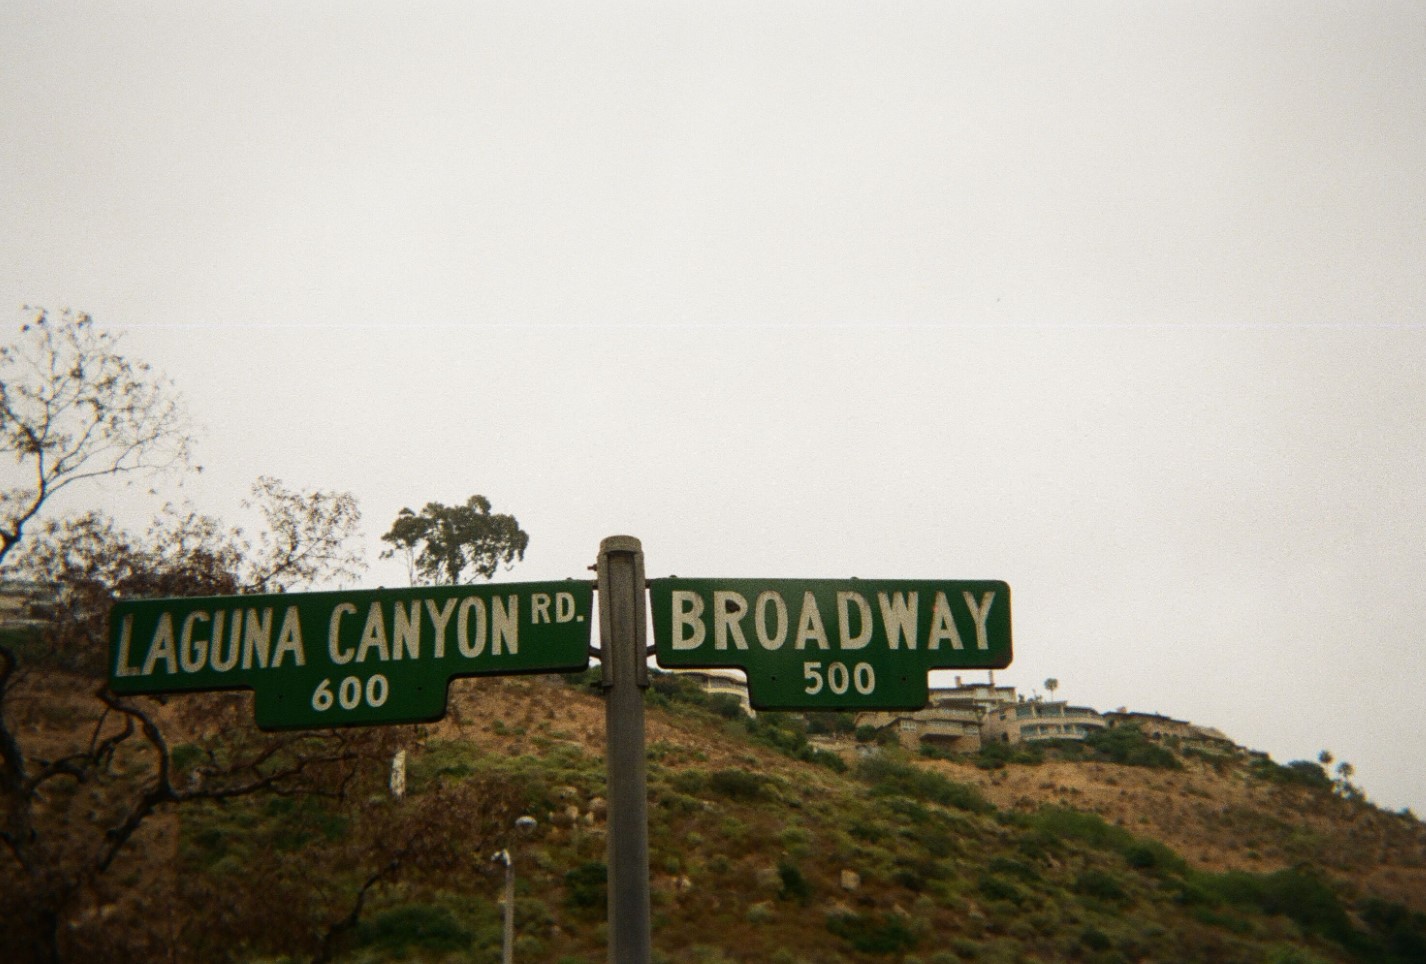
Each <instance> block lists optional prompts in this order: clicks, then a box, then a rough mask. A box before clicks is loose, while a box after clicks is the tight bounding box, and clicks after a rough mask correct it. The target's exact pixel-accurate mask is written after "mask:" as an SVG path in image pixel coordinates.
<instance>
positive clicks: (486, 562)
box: [381, 495, 530, 586]
mask: <svg viewBox="0 0 1426 964" xmlns="http://www.w3.org/2000/svg"><path fill="white" fill-rule="evenodd" d="M381 538H382V541H383V542H387V543H390V545H391V548H390V549H387V550H386V551H384V552H383V553H382V554H381V557H382V558H383V559H389V558H391V557H393V556H397V555H399V556H400V557H401V558H403V559H405V560H406V570H407V574H408V575H409V577H410V579H411V584H412V585H413V586H414V585H420V584H422V583H428V584H433V585H442V584H444V585H451V586H454V585H456V584H457V583H459V582H460V581H461V577H462V576H463V575H464V574H465V573H466V572H467V571H469V572H470V573H471V574H472V576H473V577H474V578H477V579H489V578H490V577H492V576H493V575H495V573H496V571H497V570H499V568H500V566H501V564H504V565H506V566H510V565H513V564H514V562H515V560H517V559H524V558H525V548H526V547H527V546H528V545H529V544H530V536H529V534H528V533H526V532H525V531H524V530H523V529H521V528H520V524H519V522H517V521H516V520H515V517H514V516H512V515H507V514H505V513H493V512H491V511H490V500H489V499H487V498H486V497H485V496H483V495H472V496H471V497H470V498H469V499H467V500H466V501H465V504H464V505H442V504H441V503H440V502H427V503H426V505H425V507H424V508H422V509H421V511H420V512H419V513H417V512H413V511H411V510H410V509H402V510H401V511H400V512H399V513H397V516H396V521H395V522H393V523H392V524H391V530H390V531H389V532H387V533H386V534H385V535H384V536H382V537H381Z"/></svg>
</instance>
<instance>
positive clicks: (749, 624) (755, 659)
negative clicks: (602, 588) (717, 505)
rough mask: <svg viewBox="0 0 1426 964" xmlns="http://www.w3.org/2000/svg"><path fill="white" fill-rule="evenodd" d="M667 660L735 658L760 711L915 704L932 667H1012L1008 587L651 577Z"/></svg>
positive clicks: (672, 664) (730, 663) (657, 640)
mask: <svg viewBox="0 0 1426 964" xmlns="http://www.w3.org/2000/svg"><path fill="white" fill-rule="evenodd" d="M649 604H650V606H649V608H650V610H651V612H652V613H653V620H654V651H655V655H656V656H657V658H658V662H659V665H660V666H663V667H665V668H677V667H686V668H699V669H711V668H718V667H732V668H737V669H741V670H743V671H744V672H745V673H747V675H748V699H749V702H751V703H752V705H753V707H754V708H756V709H760V710H826V709H858V710H910V709H919V708H921V707H923V706H925V705H926V702H927V700H928V698H929V691H928V689H927V679H926V674H927V673H928V672H929V671H930V670H933V669H1002V668H1004V667H1006V666H1009V665H1010V659H1011V651H1010V587H1009V586H1008V585H1006V584H1005V583H1003V582H998V581H992V580H971V581H961V580H955V581H950V580H924V581H922V580H899V579H897V580H891V579H849V580H842V579H654V580H652V581H651V582H650V583H649Z"/></svg>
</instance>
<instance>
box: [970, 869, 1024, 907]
mask: <svg viewBox="0 0 1426 964" xmlns="http://www.w3.org/2000/svg"><path fill="white" fill-rule="evenodd" d="M976 889H977V890H979V891H980V893H981V895H982V896H984V897H985V898H986V899H987V900H1004V901H1008V902H1010V903H1012V904H1015V905H1016V906H1017V907H1018V906H1019V905H1020V904H1022V903H1024V901H1025V892H1024V891H1022V890H1021V889H1020V888H1019V887H1016V886H1015V885H1014V884H1012V883H1011V882H1010V881H1008V880H1006V879H1005V878H1004V877H997V876H995V875H994V874H981V875H980V877H979V878H978V879H977V880H976Z"/></svg>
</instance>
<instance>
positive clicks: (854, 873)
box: [20, 677, 1426, 964]
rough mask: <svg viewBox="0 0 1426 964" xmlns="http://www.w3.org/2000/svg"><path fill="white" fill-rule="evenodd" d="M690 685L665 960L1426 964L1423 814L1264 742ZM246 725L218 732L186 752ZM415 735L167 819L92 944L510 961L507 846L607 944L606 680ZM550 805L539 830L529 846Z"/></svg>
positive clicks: (665, 833) (58, 731)
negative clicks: (1046, 755) (498, 861)
mask: <svg viewBox="0 0 1426 964" xmlns="http://www.w3.org/2000/svg"><path fill="white" fill-rule="evenodd" d="M32 685H33V686H34V687H35V688H34V690H33V691H32V698H31V699H30V700H28V701H26V702H24V703H23V705H22V706H21V708H20V709H21V711H23V712H24V713H26V714H27V716H26V718H25V719H24V720H22V721H21V723H22V724H23V725H22V732H23V733H24V734H25V735H26V738H27V739H28V740H30V741H37V742H43V741H54V742H55V743H56V745H58V743H60V742H62V739H63V738H64V737H65V736H66V735H67V731H73V730H82V729H83V728H85V727H87V726H92V724H93V720H91V719H87V718H86V717H85V714H84V711H83V710H82V709H81V703H80V695H81V694H82V689H81V688H79V687H78V686H77V685H76V684H75V683H74V681H72V680H70V681H66V680H65V679H64V678H60V677H51V678H47V679H44V680H37V681H34V683H33V684H32ZM664 690H665V691H664V692H660V693H651V694H650V698H649V711H648V721H647V737H648V750H649V790H650V807H649V814H650V864H651V868H650V869H651V876H652V889H653V926H654V934H653V945H654V948H655V956H656V959H657V960H662V961H670V962H674V961H677V962H682V961H693V962H700V961H701V962H708V964H716V962H727V961H740V962H742V961H746V962H763V961H769V962H782V964H797V962H816V964H833V962H870V961H898V960H899V961H907V962H918V961H919V962H922V964H929V962H936V964H944V962H949V961H962V960H981V961H1016V960H1065V961H1078V960H1084V961H1195V960H1202V961H1244V962H1247V961H1264V960H1275V961H1281V962H1287V961H1354V960H1370V961H1377V960H1387V961H1391V960H1396V961H1411V960H1423V959H1426V825H1423V824H1422V823H1421V822H1420V821H1418V820H1416V819H1415V818H1413V817H1410V816H1409V815H1400V814H1390V813H1385V812H1382V811H1379V810H1377V809H1375V808H1373V807H1371V806H1370V805H1369V804H1366V803H1364V802H1361V801H1352V800H1346V799H1342V798H1341V797H1340V796H1339V795H1336V794H1334V793H1332V792H1331V791H1330V789H1323V788H1321V787H1310V786H1305V785H1301V784H1298V783H1294V782H1284V781H1281V780H1274V779H1271V778H1270V777H1268V776H1265V775H1264V774H1269V773H1271V772H1272V771H1270V770H1265V769H1264V768H1263V766H1262V765H1261V764H1259V765H1254V764H1252V763H1251V761H1248V760H1246V759H1241V760H1223V759H1220V760H1207V759H1202V758H1179V759H1178V761H1177V763H1178V765H1179V766H1181V769H1158V768H1145V767H1139V766H1125V765H1119V764H1114V763H1109V762H1104V761H1102V760H1080V761H1072V760H1053V759H1052V760H1047V761H1045V762H1041V763H1038V764H1021V763H1008V764H1005V765H1003V766H999V767H996V768H994V769H982V768H981V767H980V766H977V765H976V763H975V761H972V760H921V759H915V758H909V757H906V756H903V755H900V754H899V753H895V752H887V751H883V752H881V753H879V754H876V755H874V756H871V757H868V758H862V759H859V754H858V751H857V750H856V749H855V748H854V746H852V745H851V744H850V743H849V744H847V745H846V748H845V749H844V750H843V751H842V752H841V753H840V754H839V755H838V756H837V758H836V759H833V758H832V757H831V755H829V754H821V753H814V752H810V751H809V750H808V748H807V747H806V745H805V738H804V737H803V735H802V732H801V729H800V723H799V721H797V720H795V719H789V718H781V717H776V716H769V717H765V718H763V719H761V720H760V721H759V722H758V723H756V724H751V725H750V724H748V723H745V722H744V721H743V720H741V719H738V718H730V717H728V716H725V715H722V714H720V713H719V712H716V709H717V708H716V707H711V706H708V705H700V700H699V698H698V696H697V695H696V694H689V693H682V692H679V691H677V689H676V688H668V687H665V688H664ZM71 700H72V701H74V702H73V705H70V704H69V703H68V702H67V701H71ZM180 702H181V701H179V700H175V701H174V702H173V703H172V704H170V706H169V707H168V708H167V709H166V710H165V713H167V714H169V715H170V716H171V721H170V722H171V724H172V725H174V726H181V725H183V723H182V720H181V719H180V715H181V713H180V709H179V706H178V704H179V703H180ZM220 730H221V727H217V726H204V725H202V724H201V723H200V724H198V725H196V726H194V727H193V728H192V729H191V730H190V732H189V733H188V735H187V739H189V740H191V741H192V743H191V744H185V745H182V746H180V747H179V748H178V749H177V750H176V751H175V757H176V759H177V760H179V761H180V762H181V761H182V760H184V759H192V758H194V757H195V753H194V751H192V750H189V749H187V747H189V746H201V745H203V744H204V743H205V742H206V741H212V740H215V739H217V738H218V737H219V735H220ZM405 732H406V735H407V736H409V743H408V749H409V753H410V767H409V793H408V796H407V798H406V800H405V801H403V802H401V803H396V802H394V801H392V800H391V799H390V796H389V794H387V793H386V792H385V788H384V777H385V774H384V773H372V774H368V776H367V777H366V778H365V779H364V781H363V782H362V783H361V784H360V786H356V787H352V788H350V789H349V792H348V794H347V796H346V798H345V799H344V800H304V799H293V798H287V797H277V798H272V797H269V798H247V799H243V800H237V801H231V802H229V803H226V804H199V805H191V806H186V807H184V808H182V809H181V810H175V809H173V808H169V809H167V810H165V811H161V817H160V818H159V819H156V820H153V821H151V823H150V826H148V827H147V828H146V829H145V831H144V833H143V835H142V837H141V838H139V840H138V841H137V843H136V844H135V845H133V846H131V847H130V848H129V850H128V851H126V853H125V855H124V856H123V858H122V859H121V860H120V861H118V862H116V864H115V866H114V867H113V868H111V870H110V871H109V873H108V874H107V875H106V877H105V878H104V882H103V884H102V886H100V887H98V888H96V889H95V892H94V893H93V894H92V895H90V898H89V902H88V905H87V907H86V908H85V909H84V910H83V911H82V912H80V913H78V914H76V915H75V918H74V920H73V921H72V923H71V925H70V928H69V932H68V934H69V936H68V938H67V940H68V941H69V944H68V948H69V951H70V954H71V956H72V957H73V958H74V959H81V958H82V957H85V956H87V957H94V956H96V955H98V956H100V957H102V958H104V959H108V960H126V959H132V960H152V959H156V958H158V957H162V956H166V957H168V958H169V959H172V960H185V961H186V960H239V961H255V960H278V959H291V960H306V959H311V958H312V957H313V956H314V955H318V954H320V953H321V951H322V948H323V938H324V936H325V937H327V944H326V947H327V949H328V950H330V951H331V952H332V957H333V959H335V960H345V961H384V960H398V959H405V960H430V961H494V960H498V959H499V941H500V925H499V905H498V898H499V893H500V879H499V874H498V868H496V867H494V866H492V865H491V864H490V862H489V854H490V853H491V852H492V850H494V849H497V848H499V847H501V846H511V847H513V849H514V852H515V855H516V856H515V859H516V868H517V887H518V890H517V893H518V895H519V896H518V898H517V902H516V911H517V932H518V935H519V937H518V941H517V955H516V957H517V960H522V961H554V962H564V964H570V962H576V961H579V962H583V961H602V960H603V959H604V953H605V952H604V949H603V945H602V936H603V932H604V913H605V908H604V903H603V901H604V892H603V873H604V871H603V864H602V861H603V859H604V848H605V839H604V826H603V817H604V815H605V812H604V811H605V805H604V801H603V786H604V773H603V761H602V753H603V739H604V736H603V734H604V720H603V704H602V702H601V699H600V697H599V696H598V695H597V694H596V693H595V692H593V691H592V690H590V689H589V688H588V687H586V686H582V685H572V684H570V683H567V682H565V681H562V680H561V679H559V678H555V677H535V678H528V679H516V678H506V679H495V680H480V681H463V682H460V683H458V684H457V685H456V686H455V687H453V693H452V700H451V707H450V712H449V714H448V716H447V718H446V719H445V720H443V721H441V722H440V723H437V724H432V725H430V726H427V727H422V728H411V729H409V730H407V731H405ZM799 756H800V757H805V758H808V759H799V758H798V757H799ZM982 762H983V761H982ZM116 766H117V768H118V769H119V770H120V771H121V772H126V771H128V770H132V771H133V772H134V773H135V774H138V773H140V772H141V763H140V761H138V760H133V761H124V760H121V761H118V763H117V764H116ZM1278 769H1282V768H1278ZM103 804H104V801H103V799H102V794H100V793H99V790H98V788H91V789H83V788H81V789H77V790H75V791H66V792H63V793H57V794H56V795H55V796H54V797H53V798H52V799H51V800H49V801H47V806H48V807H49V808H50V811H49V815H50V818H51V819H56V820H67V821H72V822H79V823H82V822H84V821H86V820H89V821H97V820H102V819H103V814H104V806H103ZM521 812H528V813H529V814H531V815H533V816H535V817H536V818H537V819H538V820H539V828H538V830H537V831H536V833H535V834H534V835H533V836H532V837H531V838H530V839H529V840H524V841H517V840H514V839H512V835H511V834H510V833H509V830H508V828H509V827H510V825H511V819H510V818H511V817H512V815H513V814H516V813H521ZM412 828H416V829H417V830H419V831H420V832H419V833H418V832H413V831H412ZM396 841H400V845H399V846H397V844H396V843H395V842H396ZM393 867H394V868H395V869H393V870H390V872H389V873H387V868H393ZM379 873H386V876H384V877H381V878H380V879H379V881H378V882H377V883H375V884H374V885H372V886H371V887H370V888H369V889H368V890H367V891H366V893H365V897H364V899H363V901H362V904H361V906H360V915H359V916H358V917H356V918H355V919H353V920H351V921H349V923H350V925H351V926H348V927H344V928H337V929H336V930H333V928H332V924H333V923H334V922H336V921H338V920H340V919H342V918H344V917H347V916H348V915H349V913H350V911H351V910H352V908H353V906H354V903H355V897H356V895H357V894H358V893H359V892H360V889H361V887H362V884H363V883H365V882H367V881H369V880H370V879H371V878H372V877H373V876H375V875H378V874H379ZM81 951H82V953H81ZM285 955H291V956H290V957H287V956H285Z"/></svg>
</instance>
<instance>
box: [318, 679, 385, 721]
mask: <svg viewBox="0 0 1426 964" xmlns="http://www.w3.org/2000/svg"><path fill="white" fill-rule="evenodd" d="M389 695H391V684H390V683H388V682H387V681H386V677H385V676H383V675H381V674H380V673H377V674H376V675H374V676H371V677H368V679H367V681H366V685H365V686H363V685H362V681H361V680H360V679H358V678H357V677H355V676H348V677H347V678H346V679H344V680H342V681H341V682H340V683H338V684H337V690H336V692H335V693H334V692H332V681H331V680H330V679H324V680H322V682H320V683H318V684H317V689H316V690H314V691H313V693H312V709H314V710H316V711H317V712H318V713H325V712H327V710H330V709H331V708H332V704H334V703H335V704H337V705H339V706H340V707H341V708H342V709H344V710H354V709H356V708H357V707H358V706H360V705H361V704H362V703H366V705H367V706H370V707H377V706H380V705H381V704H383V703H385V702H386V697H387V696H389Z"/></svg>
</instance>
